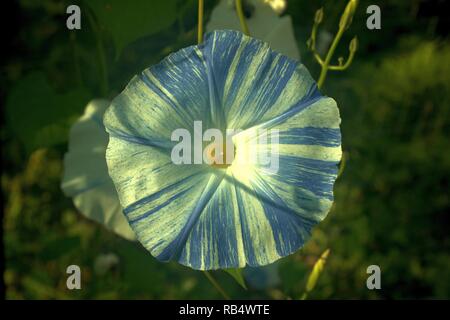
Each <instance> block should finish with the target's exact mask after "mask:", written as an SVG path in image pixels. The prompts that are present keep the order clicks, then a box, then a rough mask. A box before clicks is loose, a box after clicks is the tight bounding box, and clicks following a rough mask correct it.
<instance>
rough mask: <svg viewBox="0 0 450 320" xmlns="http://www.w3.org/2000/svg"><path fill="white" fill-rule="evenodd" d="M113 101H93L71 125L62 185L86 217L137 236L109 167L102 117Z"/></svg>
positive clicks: (125, 234)
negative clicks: (125, 213) (125, 215)
mask: <svg viewBox="0 0 450 320" xmlns="http://www.w3.org/2000/svg"><path fill="white" fill-rule="evenodd" d="M109 104H110V101H108V100H105V99H95V100H92V101H90V102H89V103H88V105H87V106H86V109H85V111H84V114H83V115H82V116H81V117H80V118H79V119H78V120H77V121H76V122H75V123H74V124H73V126H72V127H71V129H70V136H69V150H68V152H67V153H66V154H65V156H64V176H63V179H62V182H61V189H62V190H63V192H64V194H65V195H66V196H68V197H71V198H72V200H73V203H74V205H75V207H76V208H77V209H78V210H79V211H80V212H81V213H82V214H83V215H84V216H85V217H87V218H89V219H91V220H94V221H96V222H98V223H100V224H102V225H104V226H105V227H106V228H107V229H109V230H111V231H114V232H115V233H116V234H118V235H120V236H122V237H123V238H125V239H128V240H135V239H136V237H135V235H134V232H133V230H132V229H131V228H130V225H129V224H128V221H127V219H126V218H125V217H124V215H123V213H122V207H121V206H120V203H119V198H118V196H117V191H116V189H115V187H114V184H113V182H112V180H111V178H110V176H109V175H108V169H107V167H106V159H105V153H106V147H107V144H108V134H107V133H106V131H105V127H104V125H103V121H102V118H103V114H104V113H105V110H106V108H107V107H108V106H109Z"/></svg>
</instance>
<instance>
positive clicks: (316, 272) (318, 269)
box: [301, 249, 330, 300]
mask: <svg viewBox="0 0 450 320" xmlns="http://www.w3.org/2000/svg"><path fill="white" fill-rule="evenodd" d="M329 254H330V249H327V250H325V251H324V252H323V253H322V255H321V256H320V258H319V260H317V261H316V263H315V264H314V267H313V270H312V271H311V274H310V275H309V277H308V281H307V283H306V290H305V293H303V295H302V297H301V299H302V300H305V299H306V298H307V297H308V294H309V293H310V292H311V291H313V290H314V288H315V287H316V284H317V280H318V279H319V276H320V274H321V273H322V271H323V268H324V267H325V263H326V262H327V258H328V255H329Z"/></svg>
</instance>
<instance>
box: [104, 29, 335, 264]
mask: <svg viewBox="0 0 450 320" xmlns="http://www.w3.org/2000/svg"><path fill="white" fill-rule="evenodd" d="M199 121H200V122H201V123H202V125H203V130H208V129H210V128H218V129H220V130H222V132H225V131H226V130H227V129H230V128H231V129H239V130H241V131H239V133H237V134H236V135H234V136H233V137H232V143H233V144H234V147H235V148H234V152H235V157H234V160H233V162H232V163H230V164H228V165H215V163H213V164H205V163H202V164H193V163H192V164H175V163H174V162H173V161H172V157H171V152H172V150H173V148H174V146H175V145H177V142H176V141H172V133H173V132H175V131H176V130H178V129H180V128H182V129H186V130H187V131H188V132H190V133H191V134H192V137H193V138H194V140H195V135H196V133H195V130H194V129H195V125H194V123H195V122H197V123H198V122H199ZM104 124H105V127H106V131H107V132H108V133H109V144H108V148H107V151H106V161H107V165H108V170H109V174H110V176H111V178H112V180H113V182H114V184H115V186H116V189H117V192H118V195H119V200H120V203H121V205H122V207H123V212H124V214H125V216H126V217H127V219H128V221H129V223H130V225H131V227H132V229H133V230H134V232H135V233H136V235H137V238H138V240H139V241H140V242H141V243H142V245H143V246H144V247H145V248H146V249H147V250H148V251H150V253H151V254H152V255H153V256H155V257H156V258H157V259H159V260H161V261H170V260H175V261H178V262H179V263H181V264H183V265H185V266H189V267H191V268H194V269H199V270H210V269H219V268H237V267H244V266H246V265H248V266H253V267H257V266H263V265H267V264H270V263H272V262H274V261H276V260H278V259H280V258H281V257H284V256H287V255H289V254H292V253H293V252H295V251H296V250H298V249H299V248H301V247H302V246H303V245H304V244H305V242H306V241H307V240H308V238H309V237H310V235H311V229H312V228H313V227H314V226H315V225H316V224H317V223H319V222H320V221H321V220H323V219H324V218H325V216H326V215H327V213H328V211H329V210H330V208H331V205H332V203H333V185H334V182H335V179H336V177H337V165H338V163H339V161H340V159H341V135H340V129H339V124H340V117H339V111H338V108H337V106H336V103H335V101H334V100H333V99H332V98H328V97H324V96H322V95H321V94H320V92H319V90H318V88H317V85H316V83H315V82H314V80H313V79H312V78H311V76H310V74H309V72H308V71H307V69H306V68H305V66H304V65H302V64H301V63H299V62H297V61H295V60H292V59H290V58H288V57H286V56H284V55H281V54H279V53H277V52H275V51H273V50H272V49H270V47H269V46H268V44H266V43H264V42H262V41H260V40H257V39H254V38H251V37H248V36H245V35H243V34H242V33H240V32H237V31H230V30H224V31H214V32H211V33H209V34H207V35H206V37H205V41H204V42H203V43H201V44H199V45H194V46H190V47H187V48H184V49H181V50H180V51H178V52H175V53H172V54H171V55H169V56H168V57H166V58H165V59H164V60H163V61H162V62H160V63H159V64H156V65H154V66H151V67H149V68H148V69H146V70H144V71H143V72H142V73H140V74H138V75H137V76H135V77H134V78H133V79H132V80H131V81H130V83H129V84H128V85H127V87H126V88H125V89H124V91H123V92H122V93H121V94H119V95H118V96H117V97H116V98H115V99H114V100H113V101H112V103H111V105H110V106H109V108H108V109H107V110H106V112H105V116H104ZM264 130H277V131H278V137H277V138H278V142H277V143H274V141H273V140H270V141H268V140H266V141H264V140H260V139H259V133H260V132H264ZM255 141H257V142H255ZM255 144H256V148H253V151H254V152H255V153H257V154H259V153H265V152H267V151H271V150H277V152H278V170H275V171H274V170H268V165H267V163H264V164H258V163H252V162H245V161H237V160H238V159H242V158H244V157H246V155H247V154H248V149H249V146H250V145H252V146H255Z"/></svg>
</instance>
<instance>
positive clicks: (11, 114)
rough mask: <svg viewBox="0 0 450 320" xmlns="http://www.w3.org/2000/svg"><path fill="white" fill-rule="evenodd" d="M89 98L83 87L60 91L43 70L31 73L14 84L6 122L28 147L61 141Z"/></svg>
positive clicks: (30, 149) (30, 148) (29, 148)
mask: <svg viewBox="0 0 450 320" xmlns="http://www.w3.org/2000/svg"><path fill="white" fill-rule="evenodd" d="M88 98H89V93H88V92H87V91H86V90H85V89H83V88H75V89H72V90H70V91H68V92H65V93H57V92H55V91H54V90H53V88H52V87H51V86H50V85H49V84H48V82H47V80H46V78H45V75H44V74H43V73H41V72H34V73H30V74H28V75H27V76H25V77H24V78H22V79H21V80H19V81H18V82H17V83H16V85H15V86H14V87H13V88H11V91H10V94H9V96H8V98H7V101H6V119H7V124H8V125H9V126H10V127H11V129H12V130H13V132H14V133H15V135H16V136H17V137H18V139H19V140H20V141H21V142H22V143H23V144H24V145H25V147H26V149H27V151H32V150H33V149H35V148H37V147H48V146H52V145H55V144H58V143H62V142H64V141H67V137H68V133H69V128H70V125H71V123H72V122H73V120H75V118H76V116H77V115H78V114H80V113H81V111H82V110H83V107H84V106H85V105H86V102H87V100H88Z"/></svg>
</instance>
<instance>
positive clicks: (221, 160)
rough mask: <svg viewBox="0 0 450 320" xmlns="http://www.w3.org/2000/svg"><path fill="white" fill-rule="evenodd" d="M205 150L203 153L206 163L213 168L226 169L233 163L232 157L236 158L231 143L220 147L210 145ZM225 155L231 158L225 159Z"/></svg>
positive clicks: (215, 144) (213, 144) (214, 144)
mask: <svg viewBox="0 0 450 320" xmlns="http://www.w3.org/2000/svg"><path fill="white" fill-rule="evenodd" d="M206 148H207V149H206V150H205V152H206V156H207V159H208V163H209V164H210V165H211V166H213V167H215V168H220V169H225V168H228V167H229V166H230V165H231V163H232V162H233V160H234V157H235V156H236V149H235V147H234V144H233V143H232V142H230V143H229V144H228V145H227V144H226V143H223V144H222V146H220V145H218V144H217V143H212V144H210V145H208V146H207V147H206ZM227 154H228V155H232V156H231V157H230V156H228V157H227Z"/></svg>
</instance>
